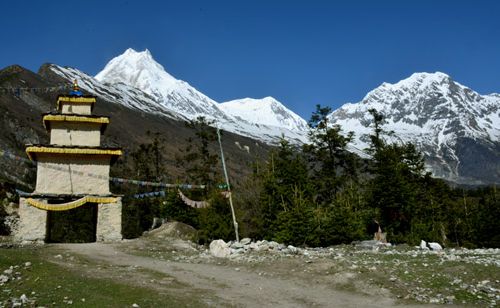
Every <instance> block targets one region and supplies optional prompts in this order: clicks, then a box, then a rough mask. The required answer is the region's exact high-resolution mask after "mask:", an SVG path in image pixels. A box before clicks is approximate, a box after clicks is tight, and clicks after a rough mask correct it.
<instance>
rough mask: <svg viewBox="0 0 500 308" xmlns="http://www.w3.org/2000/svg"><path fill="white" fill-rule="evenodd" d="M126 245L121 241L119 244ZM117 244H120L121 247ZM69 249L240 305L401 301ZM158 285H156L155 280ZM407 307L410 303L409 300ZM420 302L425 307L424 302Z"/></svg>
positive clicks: (100, 248)
mask: <svg viewBox="0 0 500 308" xmlns="http://www.w3.org/2000/svg"><path fill="white" fill-rule="evenodd" d="M119 245H122V244H119ZM119 245H118V247H119ZM57 246H58V247H61V248H63V249H65V250H67V251H68V252H71V253H75V254H78V255H82V256H85V257H87V258H90V259H93V260H96V261H100V262H105V263H108V264H110V265H115V266H139V267H141V268H145V269H149V270H152V271H156V272H160V273H164V274H167V275H169V276H172V277H173V278H175V279H176V280H177V281H179V282H181V283H183V284H185V285H188V286H189V287H190V288H193V289H199V290H204V291H206V292H209V293H210V294H215V296H216V297H218V298H219V299H220V300H221V302H222V303H226V304H229V305H234V306H240V307H313V306H314V307H397V306H398V305H396V303H395V302H394V301H393V300H392V299H390V298H387V297H384V296H379V295H373V296H365V295H359V294H355V293H350V292H346V291H339V290H335V289H334V288H333V287H332V286H331V285H330V284H328V283H327V282H325V281H323V280H317V281H314V282H312V281H311V279H307V280H306V279H301V278H300V277H297V276H291V277H290V278H288V277H287V278H286V279H285V278H283V277H276V276H277V275H275V276H273V275H259V274H258V273H256V272H254V271H252V270H249V269H247V268H245V267H242V268H236V267H234V266H227V265H217V264H203V263H202V264H193V263H182V262H171V261H162V260H158V259H154V258H150V257H143V256H136V255H131V254H127V253H124V252H122V251H120V250H119V249H118V248H117V247H115V245H113V244H102V243H90V244H60V245H57ZM155 287H157V286H155ZM405 307H408V306H405ZM418 307H421V305H419V306H418Z"/></svg>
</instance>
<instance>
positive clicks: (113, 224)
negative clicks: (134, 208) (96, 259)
mask: <svg viewBox="0 0 500 308" xmlns="http://www.w3.org/2000/svg"><path fill="white" fill-rule="evenodd" d="M96 233H97V234H96V240H97V241H98V242H108V241H119V240H121V239H122V238H123V237H122V198H121V197H118V198H117V202H116V203H106V204H99V205H98V212H97V232H96Z"/></svg>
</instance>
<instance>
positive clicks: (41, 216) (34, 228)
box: [14, 197, 47, 242]
mask: <svg viewBox="0 0 500 308" xmlns="http://www.w3.org/2000/svg"><path fill="white" fill-rule="evenodd" d="M39 201H41V202H47V200H44V199H39ZM46 233H47V212H46V211H44V210H40V209H37V208H36V207H32V206H31V205H29V204H28V203H27V202H26V198H23V197H21V198H19V224H18V226H17V230H14V238H16V239H17V240H19V241H32V242H37V241H42V242H43V241H45V236H46Z"/></svg>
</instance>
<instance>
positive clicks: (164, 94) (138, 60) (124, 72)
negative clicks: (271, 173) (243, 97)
mask: <svg viewBox="0 0 500 308" xmlns="http://www.w3.org/2000/svg"><path fill="white" fill-rule="evenodd" d="M95 80H96V81H98V82H100V83H101V84H103V85H109V86H116V85H118V84H123V85H127V86H130V87H133V88H136V89H138V90H140V91H142V92H144V93H146V94H147V95H148V96H149V97H152V98H153V101H154V102H155V104H156V105H157V108H159V109H162V110H168V111H169V112H171V113H174V114H180V115H181V116H182V117H183V118H186V119H195V118H197V117H198V116H204V117H205V118H207V119H209V120H213V121H215V122H216V123H217V125H219V126H220V127H221V128H223V129H225V130H228V131H231V132H234V133H238V134H240V135H244V136H249V137H253V138H256V139H261V140H263V141H264V142H268V143H275V142H276V141H277V139H278V138H280V137H281V136H282V135H285V136H287V137H289V138H290V139H292V140H296V141H298V142H304V141H305V138H306V137H305V133H304V132H303V131H302V130H301V129H299V130H295V129H294V125H292V124H291V123H292V122H293V121H290V118H292V117H293V118H294V117H298V116H297V115H295V114H293V113H292V112H291V111H290V110H288V109H286V108H285V107H284V106H283V105H281V104H280V103H279V102H277V101H276V103H274V105H273V106H275V107H274V109H273V110H275V112H278V113H279V114H276V115H275V118H276V119H280V118H282V119H284V121H283V122H272V123H261V122H253V120H254V119H257V116H256V115H254V116H250V117H245V118H241V117H239V118H236V117H234V116H233V115H232V114H231V113H230V112H226V111H225V110H222V108H221V107H222V106H221V105H220V104H219V103H217V102H216V101H214V100H212V99H211V98H209V97H208V96H206V95H205V94H203V93H201V92H199V91H198V90H196V89H195V88H194V87H192V86H191V85H189V84H188V83H187V82H185V81H182V80H178V79H176V78H174V77H173V76H172V75H170V74H169V73H167V72H166V71H165V69H164V68H163V66H162V65H160V64H159V63H157V62H156V61H155V60H154V59H153V57H152V55H151V53H150V52H149V51H148V50H147V49H146V50H145V51H142V52H137V51H135V50H133V49H131V48H129V49H127V50H126V51H125V52H124V53H123V54H121V55H119V56H117V57H115V58H114V59H112V60H111V61H110V62H109V63H108V64H107V65H106V66H105V68H104V69H103V70H102V71H101V72H99V73H98V74H97V75H96V76H95ZM146 111H148V110H146ZM271 111H272V110H271ZM273 112H274V111H273ZM294 121H295V122H297V124H296V126H297V127H301V125H300V120H299V119H296V118H294Z"/></svg>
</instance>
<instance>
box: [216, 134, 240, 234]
mask: <svg viewBox="0 0 500 308" xmlns="http://www.w3.org/2000/svg"><path fill="white" fill-rule="evenodd" d="M217 138H218V139H219V146H220V157H221V160H222V169H223V170H224V177H225V178H226V185H227V191H228V193H229V205H230V206H231V214H232V216H233V225H234V232H235V234H236V241H237V242H239V241H240V236H239V234H238V222H237V221H236V215H235V214H234V207H233V197H232V193H231V186H230V185H229V177H228V176H227V169H226V160H225V159H224V151H223V150H222V141H221V138H220V131H219V127H217Z"/></svg>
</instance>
